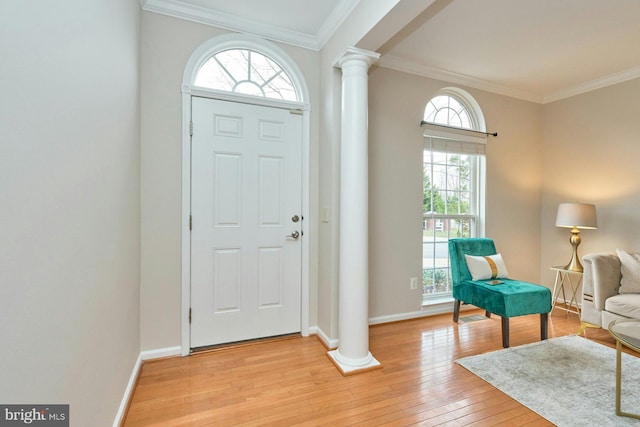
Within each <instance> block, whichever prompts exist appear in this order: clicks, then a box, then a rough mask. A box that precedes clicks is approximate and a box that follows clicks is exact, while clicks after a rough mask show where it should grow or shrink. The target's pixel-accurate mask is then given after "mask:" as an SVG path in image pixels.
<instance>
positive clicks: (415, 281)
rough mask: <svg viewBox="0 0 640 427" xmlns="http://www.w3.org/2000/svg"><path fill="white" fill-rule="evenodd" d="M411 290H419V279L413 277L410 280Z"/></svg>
mask: <svg viewBox="0 0 640 427" xmlns="http://www.w3.org/2000/svg"><path fill="white" fill-rule="evenodd" d="M409 288H410V289H411V290H412V291H414V290H416V289H418V278H417V277H412V278H411V279H410V280H409Z"/></svg>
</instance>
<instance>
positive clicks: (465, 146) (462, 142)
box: [422, 123, 487, 155]
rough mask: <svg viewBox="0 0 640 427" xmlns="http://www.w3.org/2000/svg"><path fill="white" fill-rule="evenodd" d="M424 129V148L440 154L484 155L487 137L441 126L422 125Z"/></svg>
mask: <svg viewBox="0 0 640 427" xmlns="http://www.w3.org/2000/svg"><path fill="white" fill-rule="evenodd" d="M422 128H423V129H424V138H425V141H424V143H425V148H426V149H428V150H431V151H439V152H441V153H456V154H478V155H484V154H485V148H486V146H487V136H486V135H484V134H482V133H479V132H474V131H469V130H466V129H457V128H446V129H443V127H442V126H437V125H435V126H434V125H429V124H427V123H425V124H423V125H422Z"/></svg>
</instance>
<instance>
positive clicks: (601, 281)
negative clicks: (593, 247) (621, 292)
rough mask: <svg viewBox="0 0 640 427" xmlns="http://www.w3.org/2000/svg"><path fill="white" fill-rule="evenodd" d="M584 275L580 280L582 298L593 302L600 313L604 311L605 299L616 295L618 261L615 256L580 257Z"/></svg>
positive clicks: (618, 278)
mask: <svg viewBox="0 0 640 427" xmlns="http://www.w3.org/2000/svg"><path fill="white" fill-rule="evenodd" d="M582 261H583V262H584V273H583V274H584V275H583V278H582V297H583V299H584V300H585V301H588V300H589V299H592V300H593V303H594V305H595V306H596V308H597V309H598V310H600V311H602V310H604V303H605V301H606V300H607V298H609V297H612V296H614V295H618V289H620V279H621V278H622V275H621V273H620V259H619V258H618V256H617V255H616V254H611V253H592V254H587V255H585V256H584V257H582Z"/></svg>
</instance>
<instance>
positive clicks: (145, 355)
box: [113, 346, 180, 427]
mask: <svg viewBox="0 0 640 427" xmlns="http://www.w3.org/2000/svg"><path fill="white" fill-rule="evenodd" d="M169 356H180V346H176V347H166V348H158V349H155V350H145V351H141V352H140V354H139V355H138V358H137V359H136V363H135V365H134V366H133V371H131V376H130V377H129V383H128V384H127V388H126V389H125V391H124V396H122V400H121V401H120V407H119V408H118V413H117V414H116V418H115V420H114V421H113V427H118V426H120V425H122V423H124V416H125V414H126V412H127V406H128V405H129V401H130V400H131V397H132V396H133V392H134V388H135V386H136V382H137V381H138V376H139V375H140V369H142V362H143V361H145V360H151V359H158V358H161V357H169Z"/></svg>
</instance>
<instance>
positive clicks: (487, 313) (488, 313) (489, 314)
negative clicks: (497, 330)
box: [484, 310, 491, 318]
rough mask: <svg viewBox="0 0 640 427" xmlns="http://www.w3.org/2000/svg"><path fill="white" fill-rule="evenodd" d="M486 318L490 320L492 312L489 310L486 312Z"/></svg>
mask: <svg viewBox="0 0 640 427" xmlns="http://www.w3.org/2000/svg"><path fill="white" fill-rule="evenodd" d="M484 316H485V317H488V318H490V317H491V312H490V311H489V310H485V311H484Z"/></svg>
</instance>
